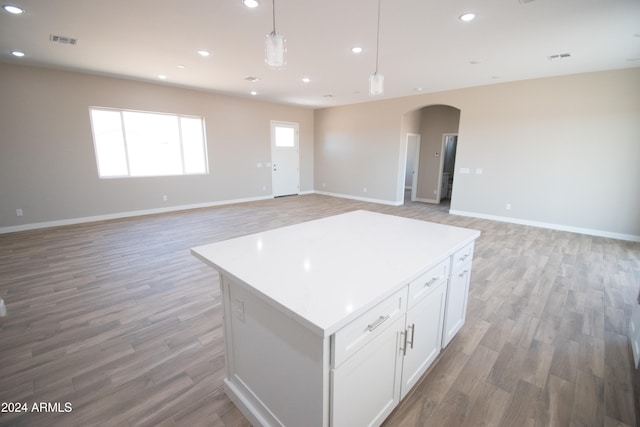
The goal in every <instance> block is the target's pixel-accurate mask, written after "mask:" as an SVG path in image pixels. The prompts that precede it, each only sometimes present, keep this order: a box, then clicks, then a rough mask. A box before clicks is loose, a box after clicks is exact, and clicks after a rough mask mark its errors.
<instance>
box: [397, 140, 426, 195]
mask: <svg viewBox="0 0 640 427" xmlns="http://www.w3.org/2000/svg"><path fill="white" fill-rule="evenodd" d="M412 136H415V137H416V147H415V152H414V163H413V176H412V177H411V201H412V202H415V201H416V199H417V194H418V168H419V166H420V142H421V140H422V135H420V134H419V133H412V132H407V136H406V138H405V149H404V167H403V173H402V177H403V179H402V182H403V184H402V195H403V196H402V199H403V202H404V190H405V188H404V182H405V180H406V176H407V159H408V158H409V137H412Z"/></svg>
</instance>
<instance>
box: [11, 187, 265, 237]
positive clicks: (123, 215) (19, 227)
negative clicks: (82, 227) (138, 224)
mask: <svg viewBox="0 0 640 427" xmlns="http://www.w3.org/2000/svg"><path fill="white" fill-rule="evenodd" d="M272 198H273V196H260V197H248V198H243V199H232V200H221V201H215V202H206V203H195V204H190V205H179V206H169V207H165V208H156V209H144V210H138V211H129V212H118V213H113V214H106V215H95V216H88V217H83V218H70V219H61V220H57V221H46V222H36V223H31V224H22V225H14V226H9V227H0V234H4V233H14V232H16V231H26V230H35V229H38V228H49V227H59V226H62V225H73V224H82V223H85V222H95V221H106V220H110V219H120V218H129V217H134V216H143V215H153V214H159V213H166V212H177V211H185V210H189V209H199V208H209V207H213V206H222V205H231V204H234V203H245V202H255V201H258V200H266V199H272Z"/></svg>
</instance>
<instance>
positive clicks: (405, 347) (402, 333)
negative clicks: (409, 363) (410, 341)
mask: <svg viewBox="0 0 640 427" xmlns="http://www.w3.org/2000/svg"><path fill="white" fill-rule="evenodd" d="M400 335H404V347H400V351H401V352H402V355H403V356H406V355H407V335H408V334H407V331H404V332H400Z"/></svg>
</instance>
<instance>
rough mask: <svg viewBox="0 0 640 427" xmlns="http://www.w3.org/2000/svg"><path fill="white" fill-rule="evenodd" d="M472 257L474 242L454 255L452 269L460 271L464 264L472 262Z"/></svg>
mask: <svg viewBox="0 0 640 427" xmlns="http://www.w3.org/2000/svg"><path fill="white" fill-rule="evenodd" d="M471 259H473V242H471V243H469V244H468V245H467V246H465V247H464V248H462V249H460V250H459V251H457V252H456V253H455V254H454V255H453V264H452V266H451V271H458V270H459V269H460V268H461V267H462V266H464V265H466V264H467V263H469V262H471Z"/></svg>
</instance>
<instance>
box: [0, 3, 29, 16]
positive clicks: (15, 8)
mask: <svg viewBox="0 0 640 427" xmlns="http://www.w3.org/2000/svg"><path fill="white" fill-rule="evenodd" d="M2 8H3V9H4V10H6V11H7V12H9V13H12V14H14V15H20V14H22V13H24V9H21V8H19V7H18V6H14V5H12V4H5V5H3V6H2Z"/></svg>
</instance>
